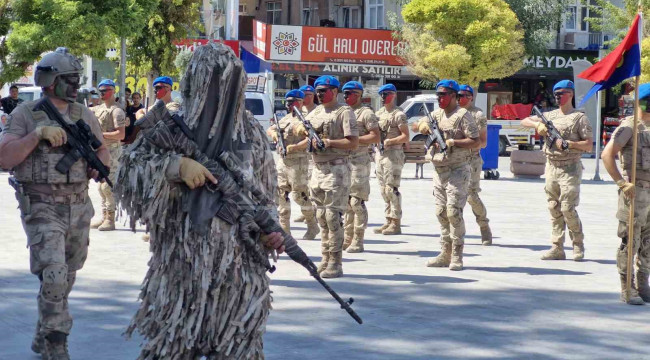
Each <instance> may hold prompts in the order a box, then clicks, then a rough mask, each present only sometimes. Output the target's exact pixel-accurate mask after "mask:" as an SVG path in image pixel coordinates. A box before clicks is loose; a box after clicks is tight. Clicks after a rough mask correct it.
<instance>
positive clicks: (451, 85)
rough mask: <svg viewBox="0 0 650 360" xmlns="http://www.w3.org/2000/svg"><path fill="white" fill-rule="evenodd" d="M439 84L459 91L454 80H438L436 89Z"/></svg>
mask: <svg viewBox="0 0 650 360" xmlns="http://www.w3.org/2000/svg"><path fill="white" fill-rule="evenodd" d="M441 86H442V87H446V88H447V89H450V90H453V91H455V92H459V91H460V86H458V83H457V82H456V80H448V79H445V80H440V82H438V84H437V85H436V89H437V88H439V87H441Z"/></svg>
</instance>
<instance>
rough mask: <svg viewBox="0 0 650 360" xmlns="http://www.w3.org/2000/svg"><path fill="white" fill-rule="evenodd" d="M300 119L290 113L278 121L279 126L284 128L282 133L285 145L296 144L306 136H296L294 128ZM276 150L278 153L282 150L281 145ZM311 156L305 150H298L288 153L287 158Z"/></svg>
mask: <svg viewBox="0 0 650 360" xmlns="http://www.w3.org/2000/svg"><path fill="white" fill-rule="evenodd" d="M299 122H300V120H299V119H298V118H297V117H294V116H293V115H292V114H288V115H286V116H285V117H283V118H282V119H280V121H279V122H278V124H277V126H279V127H280V129H282V133H283V134H284V145H285V146H289V145H295V144H297V143H299V142H301V141H302V140H303V139H304V138H305V137H304V136H303V137H300V136H295V135H294V134H293V128H294V126H295V125H296V124H297V123H299ZM276 150H277V151H278V153H279V152H280V145H279V144H278V145H277V148H276ZM306 156H309V154H307V152H305V151H298V152H293V153H291V154H287V156H286V158H287V159H295V158H301V157H306Z"/></svg>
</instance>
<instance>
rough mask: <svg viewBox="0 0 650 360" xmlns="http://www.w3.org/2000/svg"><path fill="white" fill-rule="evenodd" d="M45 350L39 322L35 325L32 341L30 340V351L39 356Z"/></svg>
mask: <svg viewBox="0 0 650 360" xmlns="http://www.w3.org/2000/svg"><path fill="white" fill-rule="evenodd" d="M43 350H45V337H44V336H43V333H41V322H40V321H39V322H38V323H36V333H35V334H34V339H33V340H32V351H33V352H35V353H37V354H40V353H42V352H43Z"/></svg>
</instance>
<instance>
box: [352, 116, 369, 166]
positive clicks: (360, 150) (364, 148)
mask: <svg viewBox="0 0 650 360" xmlns="http://www.w3.org/2000/svg"><path fill="white" fill-rule="evenodd" d="M353 110H354V116H355V118H356V120H357V130H358V131H359V137H362V136H364V135H368V134H370V131H368V129H366V124H365V123H364V122H363V114H364V112H366V111H369V112H370V113H371V114H373V116H374V112H373V111H372V109H371V108H370V107H369V106H365V105H361V106H359V107H358V108H356V109H353ZM352 153H353V154H355V155H356V154H367V153H368V145H361V144H359V146H358V147H357V148H356V150H352Z"/></svg>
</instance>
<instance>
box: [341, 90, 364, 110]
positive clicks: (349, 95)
mask: <svg viewBox="0 0 650 360" xmlns="http://www.w3.org/2000/svg"><path fill="white" fill-rule="evenodd" d="M360 97H361V94H359V93H358V92H356V91H352V90H347V91H344V92H343V99H344V100H345V103H346V104H348V105H350V106H353V105H355V104H356V103H357V102H358V101H359V98H360Z"/></svg>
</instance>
